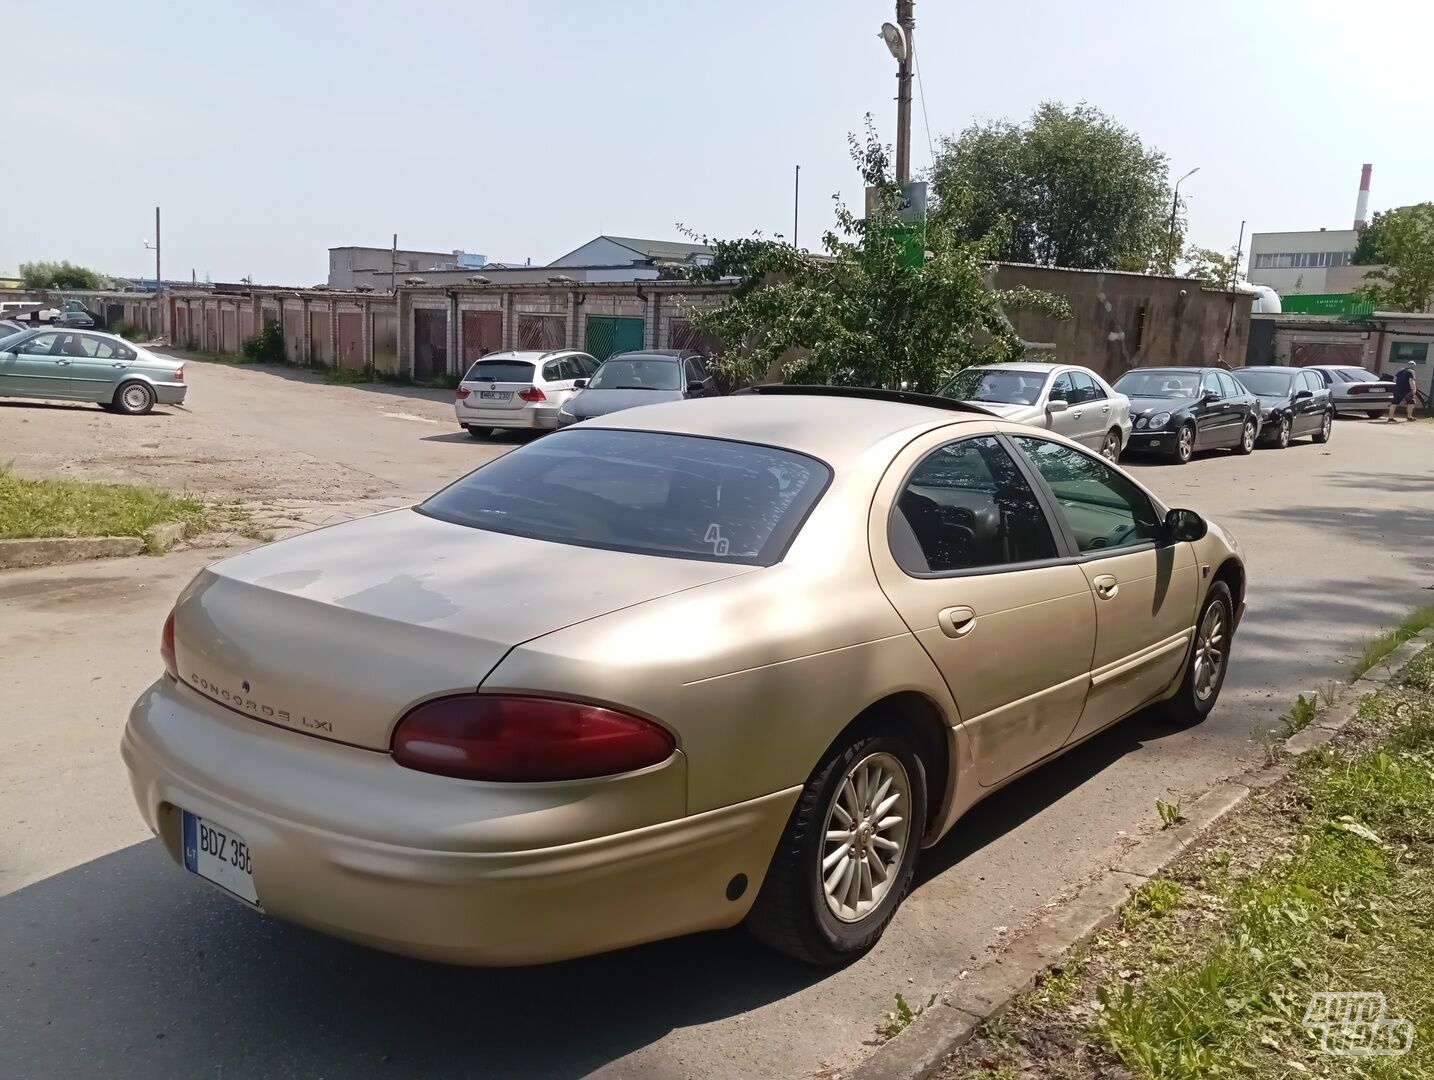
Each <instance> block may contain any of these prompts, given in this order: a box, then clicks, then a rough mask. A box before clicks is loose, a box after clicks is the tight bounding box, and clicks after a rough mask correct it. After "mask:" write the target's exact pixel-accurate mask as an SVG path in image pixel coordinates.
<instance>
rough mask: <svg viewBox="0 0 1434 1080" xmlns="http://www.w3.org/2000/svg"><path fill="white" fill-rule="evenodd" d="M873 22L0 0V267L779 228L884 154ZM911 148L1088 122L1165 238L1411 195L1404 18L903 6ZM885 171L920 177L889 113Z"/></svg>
mask: <svg viewBox="0 0 1434 1080" xmlns="http://www.w3.org/2000/svg"><path fill="white" fill-rule="evenodd" d="M893 7H894V4H893V3H887V2H877V0H766V2H759V0H721V2H717V0H709V2H697V0H524V2H518V0H505V2H500V0H467V2H459V0H405V2H402V3H399V2H397V0H394V2H389V3H378V2H366V0H348V2H344V3H337V2H334V3H323V2H317V0H297V2H295V0H288V2H285V3H277V2H274V0H249V2H247V3H224V2H218V0H208V2H202V3H200V2H195V0H178V2H169V3H158V2H155V3H149V2H137V3H128V4H116V3H114V2H112V0H106V2H89V0H78V2H72V3H68V4H65V5H63V10H60V9H58V8H55V7H54V6H53V5H52V4H34V3H25V2H23V0H0V13H3V15H4V25H5V31H4V34H5V40H6V41H7V43H9V44H10V46H11V47H10V48H9V49H7V50H6V57H5V65H4V70H3V74H0V86H3V88H4V96H3V101H4V115H5V116H6V117H7V118H9V120H10V123H9V124H8V125H7V126H8V129H9V137H8V138H7V140H6V144H7V148H8V150H9V154H8V159H9V161H8V166H7V167H6V168H5V170H4V173H5V177H4V181H3V184H0V192H3V197H0V207H3V219H0V272H10V271H13V270H14V268H15V266H16V265H17V264H18V263H19V262H21V261H25V260H29V259H61V258H68V259H71V260H74V261H76V262H80V263H84V264H87V265H92V266H94V267H96V268H98V269H101V270H104V271H106V272H109V273H114V274H125V275H138V274H142V273H152V272H153V271H152V267H153V262H152V259H153V256H152V255H151V254H150V253H147V252H146V251H145V250H144V249H143V247H142V246H141V239H142V238H145V237H151V238H152V236H151V234H152V232H153V216H154V207H155V205H156V204H158V205H160V206H162V207H163V208H164V271H165V276H166V277H181V276H184V277H187V276H188V275H189V273H190V271H191V269H192V270H194V271H196V272H197V273H198V275H199V277H200V279H201V280H203V278H204V277H205V275H210V276H212V277H213V278H214V279H215V280H234V279H237V278H239V277H240V276H242V275H245V274H251V275H253V277H254V280H255V281H256V282H265V283H268V282H273V283H282V284H296V285H309V284H314V283H317V282H321V281H322V280H324V277H325V274H326V258H327V255H326V249H327V248H329V247H331V246H338V245H343V244H371V245H386V244H387V243H388V242H389V239H390V236H391V235H392V233H393V232H394V231H397V232H398V234H399V244H400V245H401V246H404V247H410V248H420V249H433V250H450V249H453V248H460V247H461V248H464V249H465V250H468V251H476V252H481V253H483V254H486V255H488V256H490V257H492V258H496V259H501V260H509V261H521V260H522V259H524V258H528V257H531V258H532V259H533V261H534V262H535V263H537V262H546V261H548V260H550V259H552V258H554V257H556V256H558V255H560V254H562V253H563V252H565V251H567V250H569V249H571V248H574V247H576V246H577V245H578V244H580V243H583V242H585V241H586V240H588V239H590V238H591V237H593V236H595V235H597V234H598V233H600V232H609V233H615V234H625V235H632V236H644V237H654V238H676V237H677V235H678V234H677V229H676V225H677V223H678V222H682V223H685V224H686V225H688V226H690V227H692V228H694V229H696V230H698V231H699V232H705V233H708V234H712V235H724V236H736V235H745V234H747V233H750V232H752V231H753V230H761V231H763V232H765V233H769V234H770V233H774V232H780V233H784V234H785V233H788V232H789V231H790V228H791V216H792V166H793V165H794V164H796V163H798V162H800V163H801V165H802V185H801V192H802V194H801V211H802V218H801V234H800V239H801V240H802V241H803V243H804V245H805V244H808V243H814V242H815V241H816V240H817V237H818V235H819V232H820V229H821V228H822V227H823V226H824V225H826V224H827V223H828V222H829V221H830V218H831V196H832V194H833V193H835V192H838V191H840V192H843V193H844V194H845V195H846V196H847V198H849V199H856V200H859V198H860V183H859V180H858V179H857V177H856V174H855V172H854V170H853V169H852V167H851V165H850V163H849V161H848V158H847V153H846V133H847V132H849V131H854V130H859V129H860V127H861V124H862V115H863V114H864V113H866V112H867V111H871V112H873V113H874V114H875V116H876V119H877V122H878V124H879V126H880V129H881V131H882V133H883V135H885V136H887V137H888V138H891V137H894V132H895V105H894V103H893V101H892V97H893V94H894V90H895V78H894V64H893V62H892V61H891V59H890V57H889V55H888V54H887V52H886V49H885V48H884V47H883V45H882V43H881V42H880V40H879V39H878V38H877V29H878V27H879V26H880V24H881V22H882V21H883V20H884V19H889V18H891V17H892V9H893ZM916 22H917V29H916V42H917V55H918V58H919V59H920V62H921V69H922V75H923V77H924V80H925V97H926V111H927V113H928V115H929V117H930V122H931V135H932V137H933V138H939V136H940V135H942V134H945V133H954V132H956V131H959V130H960V129H961V128H962V127H964V126H965V125H966V124H968V123H970V122H971V121H972V120H973V119H987V118H998V117H1012V118H1022V117H1025V116H1027V115H1029V113H1030V112H1031V110H1032V108H1033V107H1034V106H1035V105H1036V104H1038V103H1039V102H1040V101H1042V100H1044V99H1055V100H1059V101H1063V102H1067V103H1075V102H1078V101H1082V100H1085V101H1088V102H1090V103H1092V104H1094V105H1097V106H1099V107H1100V108H1102V109H1104V110H1106V111H1107V112H1109V113H1111V114H1112V115H1114V116H1115V117H1116V118H1117V119H1118V120H1120V121H1121V122H1122V123H1124V124H1126V125H1127V126H1129V127H1131V128H1133V129H1134V130H1136V131H1137V132H1139V134H1140V135H1141V136H1142V137H1143V138H1144V139H1145V140H1146V142H1147V143H1149V144H1153V145H1155V146H1157V147H1159V148H1160V149H1161V150H1163V151H1165V152H1166V153H1167V154H1168V155H1169V156H1170V158H1171V167H1172V174H1173V175H1176V176H1178V175H1179V174H1181V173H1184V172H1185V171H1187V170H1188V169H1190V168H1192V167H1195V166H1199V167H1200V172H1199V173H1198V174H1197V175H1196V176H1194V177H1192V178H1191V179H1189V180H1187V181H1186V182H1185V186H1184V187H1183V188H1182V192H1183V193H1185V194H1187V195H1188V197H1189V200H1190V209H1189V213H1190V222H1191V239H1192V240H1193V241H1195V242H1197V243H1201V244H1205V245H1209V246H1220V247H1230V246H1232V245H1233V244H1234V242H1235V239H1236V236H1237V234H1238V232H1239V229H1240V221H1241V219H1242V218H1244V219H1248V221H1249V228H1250V229H1252V230H1256V231H1266V230H1274V229H1300V228H1315V227H1318V226H1321V225H1325V226H1329V227H1331V228H1347V227H1348V226H1349V223H1350V221H1351V219H1352V217H1353V212H1354V202H1355V192H1356V188H1357V186H1358V178H1359V168H1360V164H1361V163H1362V162H1365V161H1370V162H1373V163H1374V183H1373V198H1372V207H1373V208H1375V209H1380V208H1387V207H1390V206H1395V205H1400V204H1403V203H1408V202H1413V201H1422V200H1425V199H1429V198H1434V134H1431V132H1434V124H1431V123H1430V120H1429V116H1430V104H1431V102H1434V76H1431V74H1430V72H1431V66H1430V55H1431V53H1430V48H1431V42H1434V4H1431V3H1429V2H1428V0H1402V2H1400V0H1384V2H1371V0H1365V2H1363V3H1354V2H1351V0H1342V2H1340V3H1333V2H1330V3H1325V2H1322V0H1278V2H1277V0H1201V2H1199V3H1192V2H1189V0H1187V2H1184V3H1172V2H1168V0H1154V2H1152V0H1143V2H1137V0H1129V2H1126V0H1104V2H1102V3H1098V4H1097V3H1073V2H1068V0H1009V2H1006V3H996V4H993V3H988V2H979V3H978V2H976V0H918V2H917V4H916ZM913 135H914V137H913V155H912V164H913V167H914V168H915V169H917V170H920V169H923V168H925V167H926V166H927V165H928V164H929V162H930V153H929V150H928V144H927V134H926V128H925V126H924V124H923V121H922V115H921V107H920V99H919V98H918V101H917V106H916V109H915V125H914V132H913Z"/></svg>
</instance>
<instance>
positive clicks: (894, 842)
mask: <svg viewBox="0 0 1434 1080" xmlns="http://www.w3.org/2000/svg"><path fill="white" fill-rule="evenodd" d="M824 829H825V834H824V839H823V842H822V848H821V851H822V861H821V866H820V868H819V870H818V872H819V874H820V875H821V887H822V895H823V897H825V899H826V903H827V909H828V910H829V911H830V912H831V913H832V915H834V916H835V917H836V918H837V919H839V920H841V921H842V922H848V923H850V922H858V921H859V920H861V919H863V918H865V917H866V916H867V915H869V914H870V913H871V912H872V911H874V910H875V909H876V908H877V907H878V906H879V905H880V904H881V902H882V900H884V899H885V898H886V895H887V893H888V892H890V891H891V887H892V885H893V883H894V882H895V881H896V880H897V878H898V877H899V876H900V875H899V871H900V868H901V860H902V856H903V855H904V853H905V851H906V845H907V843H908V841H909V840H910V836H911V778H910V777H909V776H908V775H907V772H906V768H905V766H903V765H902V764H901V762H900V761H899V760H898V759H897V758H896V757H895V756H893V755H892V754H888V753H881V752H879V753H875V754H869V755H867V756H866V757H864V758H862V759H861V760H860V761H858V762H857V763H856V764H855V765H853V766H852V767H851V768H850V769H849V770H848V771H847V774H846V775H845V776H843V777H842V780H841V783H840V784H838V785H837V789H836V793H835V794H834V795H833V796H832V801H831V806H830V807H828V809H827V817H826V823H825V826H824Z"/></svg>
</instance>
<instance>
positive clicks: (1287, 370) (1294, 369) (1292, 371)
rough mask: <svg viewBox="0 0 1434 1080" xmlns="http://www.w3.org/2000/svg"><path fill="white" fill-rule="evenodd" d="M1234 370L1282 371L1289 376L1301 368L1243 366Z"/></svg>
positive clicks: (1270, 365)
mask: <svg viewBox="0 0 1434 1080" xmlns="http://www.w3.org/2000/svg"><path fill="white" fill-rule="evenodd" d="M1235 370H1236V371H1284V372H1287V373H1289V374H1290V375H1293V374H1295V373H1296V372H1298V371H1300V370H1302V369H1301V368H1297V367H1286V366H1285V365H1283V364H1245V365H1243V366H1242V367H1237V368H1236V369H1235Z"/></svg>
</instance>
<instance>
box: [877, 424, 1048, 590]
mask: <svg viewBox="0 0 1434 1080" xmlns="http://www.w3.org/2000/svg"><path fill="white" fill-rule="evenodd" d="M890 535H891V553H892V555H893V557H895V559H896V561H897V564H898V565H899V566H900V567H901V568H902V569H903V570H905V571H907V572H908V573H913V574H920V573H949V572H951V571H956V570H976V569H980V568H982V567H991V566H1004V565H1007V564H1010V563H1024V562H1033V561H1035V560H1039V559H1050V558H1054V557H1055V555H1056V545H1055V539H1054V538H1053V537H1052V535H1051V527H1050V523H1049V522H1048V521H1047V520H1046V515H1045V512H1044V511H1042V509H1041V505H1040V503H1039V502H1038V501H1037V500H1036V496H1035V493H1034V492H1033V491H1032V490H1031V486H1030V485H1029V484H1028V483H1027V482H1026V478H1025V476H1024V475H1023V474H1022V473H1021V470H1020V468H1019V467H1018V466H1017V465H1016V462H1015V461H1014V460H1013V459H1012V457H1011V455H1010V454H1009V453H1007V452H1006V450H1005V448H1004V447H1002V446H1001V444H1000V443H999V442H998V441H997V440H996V439H994V438H992V437H991V436H989V435H987V436H980V437H978V438H972V439H962V440H961V441H959V442H953V443H948V444H946V445H945V446H943V447H941V448H940V449H938V450H934V451H932V452H931V453H930V454H928V455H927V456H926V457H925V458H923V459H922V461H921V463H920V464H919V465H917V466H916V468H915V469H914V470H913V471H912V473H911V476H910V478H909V479H908V480H907V482H906V486H905V487H904V488H902V491H901V495H900V496H899V497H898V498H897V500H896V507H895V509H894V510H893V511H892V524H891V534H890Z"/></svg>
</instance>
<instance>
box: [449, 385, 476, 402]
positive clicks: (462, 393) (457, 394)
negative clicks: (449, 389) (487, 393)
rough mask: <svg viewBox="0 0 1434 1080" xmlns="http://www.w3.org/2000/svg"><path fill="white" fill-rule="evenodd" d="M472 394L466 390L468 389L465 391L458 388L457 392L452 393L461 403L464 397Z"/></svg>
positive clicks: (462, 388)
mask: <svg viewBox="0 0 1434 1080" xmlns="http://www.w3.org/2000/svg"><path fill="white" fill-rule="evenodd" d="M472 392H473V391H472V390H468V389H465V388H464V387H462V386H460V387H459V388H458V389H457V390H455V391H453V396H454V397H456V398H457V399H458V400H459V401H462V400H463V399H464V398H466V397H467V396H468V395H469V394H471V393H472Z"/></svg>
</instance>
